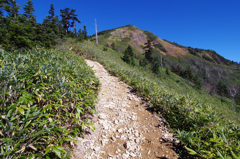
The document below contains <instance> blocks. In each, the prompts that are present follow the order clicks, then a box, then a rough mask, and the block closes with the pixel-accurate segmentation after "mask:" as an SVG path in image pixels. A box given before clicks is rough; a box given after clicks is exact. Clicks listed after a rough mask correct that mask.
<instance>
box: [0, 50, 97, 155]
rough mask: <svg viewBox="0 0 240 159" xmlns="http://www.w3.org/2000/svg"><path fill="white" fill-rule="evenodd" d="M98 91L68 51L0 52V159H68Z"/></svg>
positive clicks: (82, 65) (90, 75)
mask: <svg viewBox="0 0 240 159" xmlns="http://www.w3.org/2000/svg"><path fill="white" fill-rule="evenodd" d="M98 85H99V81H98V80H97V79H96V77H95V76H94V72H93V71H92V70H91V69H90V68H89V67H88V66H87V65H86V63H85V61H84V59H83V58H82V57H80V56H78V55H76V54H75V53H74V52H71V51H69V50H62V51H61V50H60V51H56V50H44V49H39V50H29V51H13V52H5V51H0V106H1V107H0V112H1V117H0V137H1V138H0V148H1V152H0V158H58V157H59V158H68V157H69V156H68V155H69V149H64V148H63V145H69V143H74V142H76V140H74V136H77V135H81V134H82V133H83V128H84V126H91V123H89V121H88V119H87V114H89V113H92V112H93V111H94V108H95V104H94V103H95V99H96V97H97V90H98ZM69 147H70V146H69Z"/></svg>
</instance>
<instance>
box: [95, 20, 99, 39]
mask: <svg viewBox="0 0 240 159" xmlns="http://www.w3.org/2000/svg"><path fill="white" fill-rule="evenodd" d="M95 31H96V44H98V37H97V20H96V19H95Z"/></svg>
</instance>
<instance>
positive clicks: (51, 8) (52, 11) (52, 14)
mask: <svg viewBox="0 0 240 159" xmlns="http://www.w3.org/2000/svg"><path fill="white" fill-rule="evenodd" d="M48 13H49V14H50V16H48V19H49V21H52V19H53V17H55V9H54V6H53V4H51V5H50V10H49V12H48Z"/></svg>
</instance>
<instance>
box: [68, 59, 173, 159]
mask: <svg viewBox="0 0 240 159" xmlns="http://www.w3.org/2000/svg"><path fill="white" fill-rule="evenodd" d="M86 62H87V64H88V65H89V66H90V67H92V69H93V70H94V71H95V75H96V76H97V77H98V78H99V80H100V82H101V90H100V92H99V101H98V104H97V112H98V114H95V115H94V116H93V121H94V127H95V131H94V132H91V131H89V133H88V134H87V135H85V137H84V138H78V140H80V143H78V144H77V145H76V146H75V148H74V151H73V152H74V153H73V156H72V159H81V158H87V159H95V158H104V159H105V158H109V159H118V158H119V159H124V158H143V159H145V158H169V159H175V158H177V155H176V153H175V151H174V148H173V147H172V140H173V137H172V134H171V133H169V131H168V129H167V128H166V127H165V126H164V122H163V120H162V119H161V118H158V117H156V116H155V115H154V114H152V113H151V112H150V111H148V110H147V109H148V103H147V102H145V101H143V100H142V99H141V98H140V97H138V96H137V95H136V94H134V93H132V92H131V89H130V87H129V86H128V85H126V84H125V83H123V82H121V81H120V80H119V79H118V78H116V77H114V76H111V75H110V74H109V73H108V72H107V71H106V70H105V69H104V67H103V66H102V65H100V64H99V63H97V62H94V61H90V60H86Z"/></svg>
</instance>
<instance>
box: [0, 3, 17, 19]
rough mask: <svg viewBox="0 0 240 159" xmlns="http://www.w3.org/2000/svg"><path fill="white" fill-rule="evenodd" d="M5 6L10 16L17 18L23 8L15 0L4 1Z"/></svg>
mask: <svg viewBox="0 0 240 159" xmlns="http://www.w3.org/2000/svg"><path fill="white" fill-rule="evenodd" d="M3 7H4V10H5V11H6V12H7V13H8V16H9V17H12V18H17V17H18V15H19V10H20V9H21V7H19V6H18V5H17V2H16V1H15V0H7V2H6V3H4V5H3Z"/></svg>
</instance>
